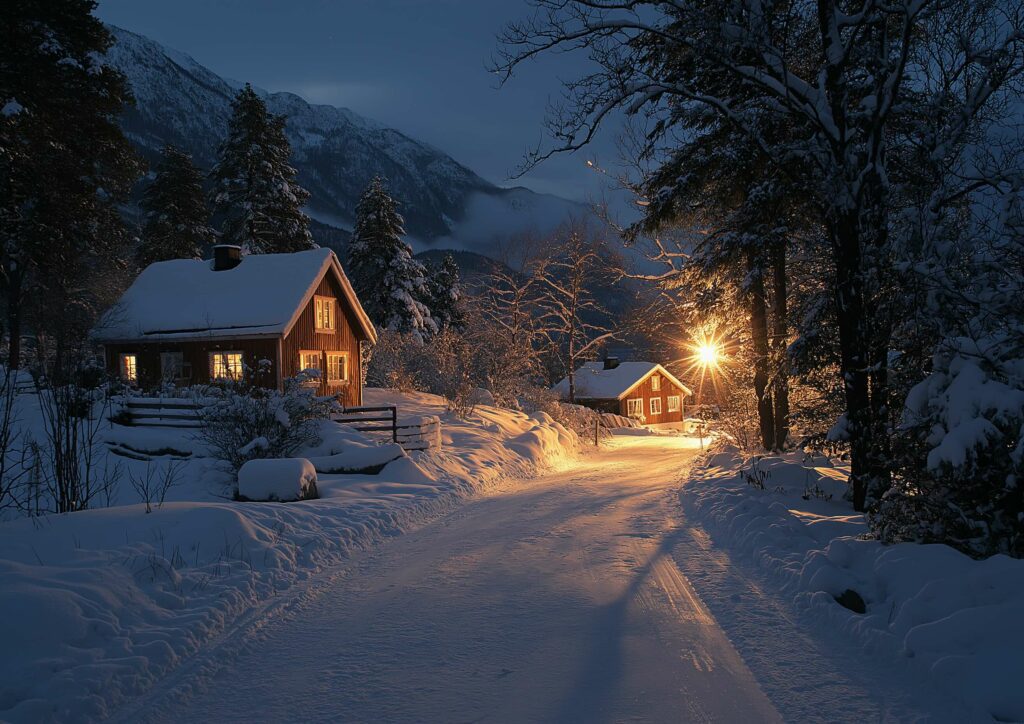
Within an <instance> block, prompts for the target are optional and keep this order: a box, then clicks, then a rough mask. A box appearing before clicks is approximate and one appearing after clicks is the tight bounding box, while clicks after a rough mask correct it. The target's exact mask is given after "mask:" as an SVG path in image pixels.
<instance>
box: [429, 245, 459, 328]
mask: <svg viewBox="0 0 1024 724" xmlns="http://www.w3.org/2000/svg"><path fill="white" fill-rule="evenodd" d="M428 272H429V273H430V278H429V279H428V280H427V290H428V293H429V299H428V306H429V307H430V316H431V317H432V318H433V319H434V321H435V322H436V323H437V325H438V326H439V327H442V328H443V327H450V328H451V329H455V330H460V329H462V328H463V327H465V319H464V315H463V313H462V287H461V285H460V284H459V265H458V264H456V263H455V258H454V257H453V256H452V255H451V254H445V256H444V259H442V260H441V263H440V264H431V265H430V267H429V268H428Z"/></svg>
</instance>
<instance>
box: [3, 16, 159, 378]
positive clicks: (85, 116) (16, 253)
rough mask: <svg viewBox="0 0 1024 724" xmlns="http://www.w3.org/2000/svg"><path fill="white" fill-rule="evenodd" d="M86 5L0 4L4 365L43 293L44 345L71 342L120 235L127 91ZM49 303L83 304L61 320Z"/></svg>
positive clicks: (128, 167) (126, 182)
mask: <svg viewBox="0 0 1024 724" xmlns="http://www.w3.org/2000/svg"><path fill="white" fill-rule="evenodd" d="M95 7H96V3H95V2H92V1H91V0H19V1H18V2H5V3H0V27H2V28H3V42H0V292H2V295H3V302H4V307H5V313H6V317H7V320H6V321H7V329H6V331H7V334H8V339H9V364H10V366H11V367H12V368H16V367H18V365H19V363H20V356H21V336H22V334H23V325H24V323H25V322H26V317H27V314H28V313H29V311H30V307H31V306H32V305H33V304H41V303H42V302H41V300H43V299H45V300H46V301H45V303H46V304H47V305H49V306H50V307H51V312H50V314H49V315H48V316H47V317H46V320H45V324H46V330H45V331H46V332H47V333H48V335H49V337H50V338H51V340H52V341H53V342H54V344H55V347H56V348H57V349H59V350H71V349H72V348H73V347H74V346H75V345H77V344H78V343H79V342H81V341H82V339H83V338H84V336H85V333H86V331H87V330H88V327H89V325H90V324H91V318H92V317H93V316H94V314H95V312H96V310H97V309H98V308H99V306H100V305H101V304H102V303H103V302H104V296H103V295H104V294H105V293H109V291H110V290H111V289H112V288H114V287H116V284H113V283H111V280H110V278H109V277H108V275H109V274H110V273H113V272H114V271H116V270H117V266H118V260H120V259H123V258H124V256H125V250H126V248H127V246H128V244H129V243H130V241H131V236H130V234H129V233H128V231H127V229H126V228H125V225H124V222H123V220H122V218H121V215H120V213H119V212H118V205H119V204H121V203H124V202H126V201H127V200H128V194H129V192H130V190H131V185H132V183H133V182H134V181H135V179H136V178H137V177H138V174H139V171H140V169H141V164H140V162H139V159H138V158H137V156H136V155H135V154H134V152H133V151H132V148H131V145H130V144H129V143H128V141H127V140H126V139H125V137H124V134H123V133H122V132H121V129H120V127H119V126H118V118H119V116H120V114H121V112H122V111H123V110H124V106H125V104H126V103H130V102H131V94H130V93H129V91H128V88H127V86H126V83H125V78H124V76H123V75H122V74H121V73H119V72H118V71H116V70H115V69H113V68H111V67H110V66H106V65H103V56H104V54H105V53H106V51H107V49H108V48H109V47H110V45H111V43H112V42H113V39H112V37H111V35H110V33H109V32H108V31H107V29H106V28H105V27H104V26H103V23H101V22H100V21H99V20H98V19H96V18H95V17H94V16H93V15H92V11H93V10H94V9H95ZM30 290H31V291H32V293H31V294H30V293H29V291H30ZM54 305H56V306H58V307H60V308H63V309H68V308H70V307H74V308H75V309H77V310H81V311H83V312H85V313H84V314H80V315H74V320H75V321H74V322H72V321H71V319H72V315H66V314H65V315H54V314H52V307H53V306H54ZM36 331H40V329H39V328H38V327H37V330H36Z"/></svg>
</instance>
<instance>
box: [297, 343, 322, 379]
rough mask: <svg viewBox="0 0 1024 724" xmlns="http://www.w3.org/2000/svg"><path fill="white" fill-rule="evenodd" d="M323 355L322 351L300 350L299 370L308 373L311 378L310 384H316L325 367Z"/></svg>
mask: <svg viewBox="0 0 1024 724" xmlns="http://www.w3.org/2000/svg"><path fill="white" fill-rule="evenodd" d="M322 359H323V355H322V354H321V352H319V351H317V350H315V349H312V350H303V351H301V352H299V372H300V373H304V374H306V375H307V376H308V377H309V378H311V379H310V380H309V382H310V384H316V382H317V380H319V377H321V372H322V370H323V369H324V366H323V364H322Z"/></svg>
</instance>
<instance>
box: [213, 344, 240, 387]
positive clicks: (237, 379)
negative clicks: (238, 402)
mask: <svg viewBox="0 0 1024 724" xmlns="http://www.w3.org/2000/svg"><path fill="white" fill-rule="evenodd" d="M236 354H237V355H238V357H239V369H238V376H237V377H232V376H231V375H230V374H226V375H224V376H222V377H218V376H217V373H216V370H217V363H216V362H215V361H214V360H215V358H217V357H223V358H224V371H225V372H228V373H230V372H231V365H229V364H228V359H227V358H228V355H236ZM208 355H209V361H210V379H211V380H214V381H217V380H232V381H234V382H240V381H241V380H242V378H243V377H245V353H244V352H242V350H240V349H219V350H217V351H216V352H209V353H208Z"/></svg>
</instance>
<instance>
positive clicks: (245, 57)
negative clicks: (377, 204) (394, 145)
mask: <svg viewBox="0 0 1024 724" xmlns="http://www.w3.org/2000/svg"><path fill="white" fill-rule="evenodd" d="M530 10H531V9H530V7H529V6H528V5H527V3H526V1H525V0H339V1H335V2H329V1H328V0H288V1H284V0H275V1H270V0H175V2H166V0H100V4H99V9H98V14H99V16H100V18H102V19H103V20H104V21H106V22H110V23H113V24H115V25H119V26H121V27H123V28H125V29H127V30H131V31H134V32H137V33H141V34H143V35H146V36H149V37H150V38H153V39H154V40H157V41H158V42H160V43H162V44H164V45H167V46H169V47H172V48H175V49H177V50H180V51H183V52H185V53H188V54H189V55H191V56H192V57H194V58H195V59H196V60H197V61H198V62H199V63H201V64H203V65H205V66H207V67H208V68H210V69H211V70H213V71H214V72H216V73H218V74H220V75H222V76H225V77H228V78H232V79H235V80H239V81H249V82H252V83H253V84H255V85H257V86H259V87H262V88H265V89H267V90H270V91H291V92H293V93H297V94H299V95H301V96H302V97H304V98H306V99H307V100H309V101H311V102H314V103H327V104H331V105H337V106H344V107H347V108H349V109H351V110H353V111H355V112H356V113H359V114H360V115H363V116H366V117H369V118H372V119H375V120H377V121H380V122H382V123H384V124H386V125H389V126H392V127H394V128H396V129H398V130H400V131H402V132H404V133H406V134H407V135H410V136H412V137H414V138H417V139H419V140H423V141H427V142H429V143H432V144H433V145H435V146H437V147H438V148H440V149H442V150H444V151H445V152H446V153H448V154H449V155H451V156H452V157H453V158H455V159H456V160H457V161H459V162H461V163H463V164H465V165H466V166H468V167H470V168H471V169H473V170H474V171H476V172H477V173H479V174H480V175H481V176H483V177H484V178H486V179H488V180H490V181H492V182H494V183H497V184H499V185H515V184H521V185H524V186H527V187H529V188H531V189H533V190H535V191H542V192H548V193H554V194H558V195H560V196H564V197H566V198H572V199H577V200H584V201H585V200H590V199H595V198H598V197H600V196H602V195H603V189H605V188H606V187H607V186H608V185H609V184H608V180H607V178H605V177H602V176H601V175H600V174H598V173H596V172H595V171H593V170H591V169H590V168H588V167H587V165H586V163H585V162H586V161H587V160H588V159H590V160H595V161H596V162H597V163H598V164H599V165H600V166H603V167H606V168H608V169H610V170H614V168H615V161H616V159H617V158H618V153H617V150H616V139H617V136H618V133H619V131H618V129H612V128H610V129H608V130H607V131H605V132H604V133H603V134H602V135H601V137H600V138H599V139H597V143H595V145H594V146H593V147H592V148H590V149H589V150H586V151H583V152H580V153H577V154H575V155H572V156H562V157H558V158H555V159H552V160H550V161H547V162H545V163H544V164H543V165H542V166H541V167H539V168H538V169H536V170H534V171H531V172H530V173H529V174H528V175H526V176H525V177H523V178H522V179H519V180H515V181H513V180H510V175H511V174H512V173H513V172H514V171H515V169H516V166H517V165H518V164H519V162H520V161H521V159H522V157H523V153H524V151H525V150H526V149H527V148H528V147H530V146H532V145H535V144H536V143H537V142H538V141H539V140H541V139H542V135H543V119H544V115H545V109H546V107H547V105H548V103H549V102H550V101H552V100H557V99H558V98H559V97H560V94H561V85H560V82H559V78H560V77H566V78H569V77H574V76H576V75H578V74H579V73H580V72H582V71H584V70H585V69H586V67H587V63H588V61H587V59H586V58H585V57H577V56H575V55H554V56H552V55H549V56H547V57H545V58H544V59H543V60H541V61H539V62H533V63H531V64H529V66H527V67H524V68H523V69H522V70H520V71H519V73H518V74H517V76H516V77H514V78H513V79H512V80H511V81H510V82H509V83H507V84H506V85H505V87H504V88H500V89H499V88H498V78H497V77H496V76H495V75H493V74H491V73H489V72H488V71H487V69H486V66H487V63H488V61H489V60H490V58H491V57H492V55H493V53H494V51H495V49H496V47H497V41H496V35H497V33H498V32H500V30H501V29H502V27H503V26H504V24H505V23H506V22H508V21H509V20H514V19H521V18H523V17H526V16H527V15H528V14H529V13H530Z"/></svg>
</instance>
